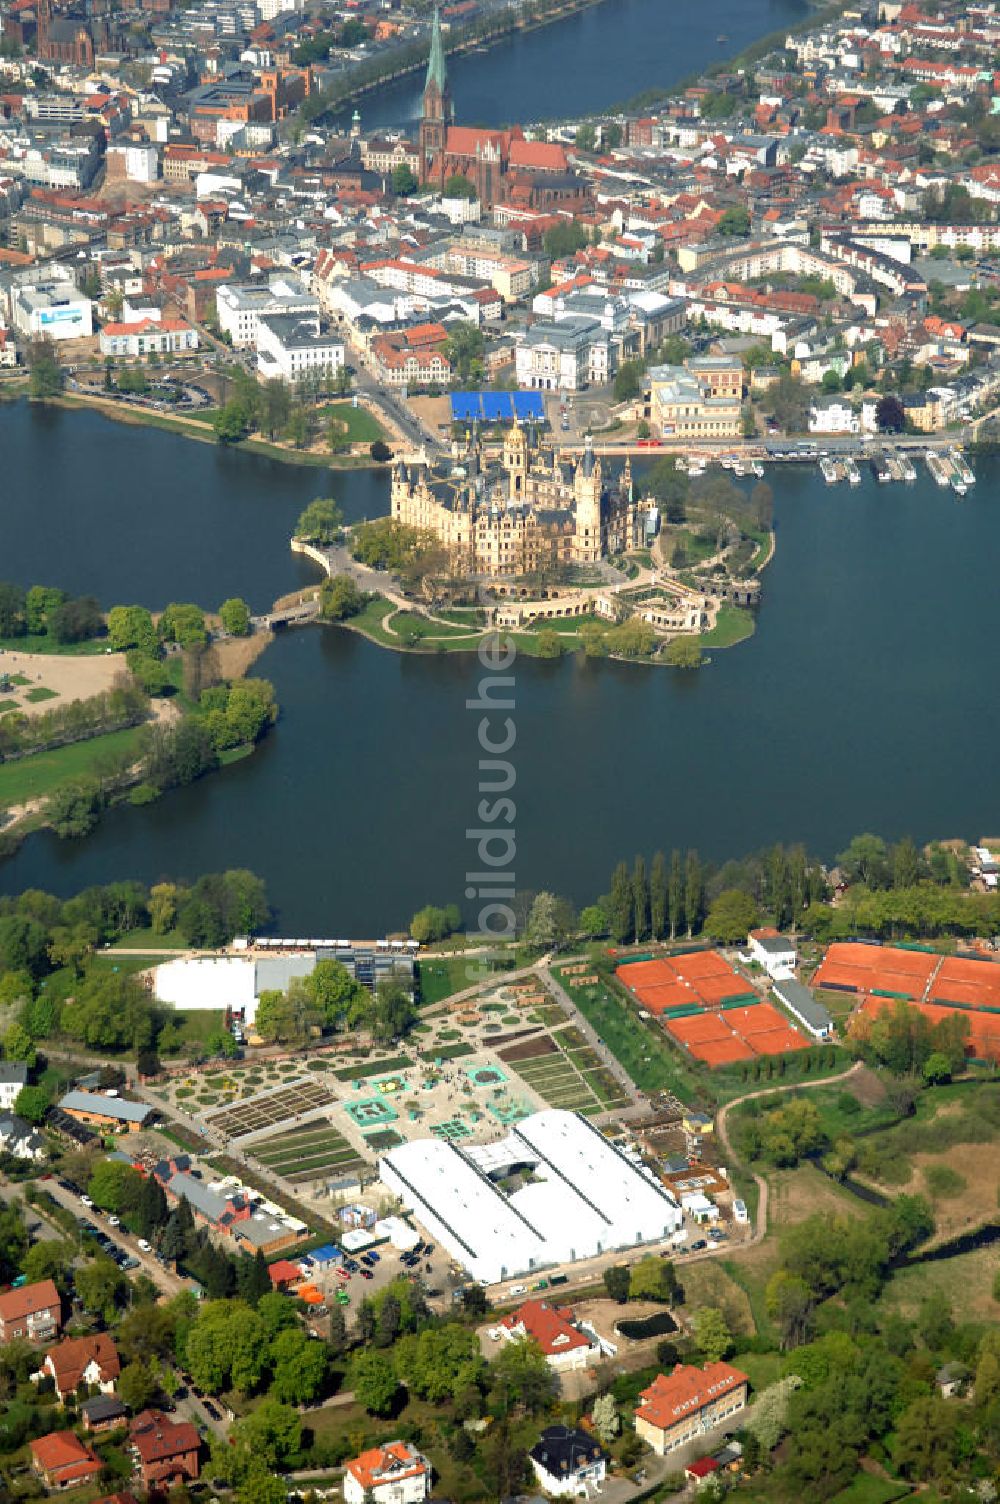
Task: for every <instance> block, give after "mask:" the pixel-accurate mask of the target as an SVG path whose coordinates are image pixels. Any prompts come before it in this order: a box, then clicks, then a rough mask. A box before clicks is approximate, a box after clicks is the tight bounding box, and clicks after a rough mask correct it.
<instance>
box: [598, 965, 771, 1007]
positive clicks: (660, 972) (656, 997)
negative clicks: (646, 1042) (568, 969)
mask: <svg viewBox="0 0 1000 1504" xmlns="http://www.w3.org/2000/svg"><path fill="white" fill-rule="evenodd" d="M615 976H616V977H617V978H618V980H619V981H620V982H621V983H622V984H623V985H624V986H625V987H627V988H628V990H629V992H630V993H631V994H632V996H633V997H634V998H635V1000H636V1002H637V1003H639V1004H640V1006H641V1007H643V1008H646V1009H648V1011H649V1012H650V1013H656V1014H660V1013H663V1011H664V1010H665V1009H667V1008H674V1007H680V1006H682V1005H684V1004H687V1005H689V1006H690V1007H695V1008H711V1007H712V1006H713V1005H714V1004H716V1003H721V1002H724V1001H725V1000H726V998H730V997H740V996H742V995H743V994H744V993H748V992H750V991H751V990H752V989H751V987H750V984H749V982H747V981H746V980H745V978H743V977H741V976H740V975H739V974H738V973H737V972H735V971H734V970H733V968H732V967H731V966H730V964H729V962H728V961H727V960H726V959H725V958H724V957H723V956H720V955H719V953H718V951H714V950H700V951H692V952H691V953H690V954H689V955H682V956H671V957H670V959H669V960H667V959H666V958H665V957H663V958H661V959H660V960H656V961H632V962H624V963H623V964H622V965H621V966H619V967H617V968H616V970H615Z"/></svg>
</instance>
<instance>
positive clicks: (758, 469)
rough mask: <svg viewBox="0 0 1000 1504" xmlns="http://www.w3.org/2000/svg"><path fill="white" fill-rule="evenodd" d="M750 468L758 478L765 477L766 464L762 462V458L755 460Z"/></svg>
mask: <svg viewBox="0 0 1000 1504" xmlns="http://www.w3.org/2000/svg"><path fill="white" fill-rule="evenodd" d="M750 469H751V470H752V471H753V473H754V475H755V476H756V477H757V479H758V480H763V479H764V466H763V465H762V464H761V462H760V460H754V462H753V464H752V465H751V466H750Z"/></svg>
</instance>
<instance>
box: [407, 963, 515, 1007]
mask: <svg viewBox="0 0 1000 1504" xmlns="http://www.w3.org/2000/svg"><path fill="white" fill-rule="evenodd" d="M417 965H418V970H419V976H420V1001H421V1004H422V1005H423V1006H424V1007H426V1006H427V1005H428V1004H430V1003H440V1002H442V1001H443V999H444V998H446V997H451V996H452V994H453V993H455V992H465V991H466V990H467V989H468V988H469V987H475V986H476V985H477V983H479V982H486V981H488V980H489V978H490V976H491V975H492V974H493V973H499V975H500V977H501V978H502V969H501V968H499V967H497V966H496V965H495V964H494V963H492V962H489V961H484V960H483V959H482V958H481V957H479V956H464V955H457V956H435V957H434V958H433V959H432V960H428V961H419V962H418V963H417Z"/></svg>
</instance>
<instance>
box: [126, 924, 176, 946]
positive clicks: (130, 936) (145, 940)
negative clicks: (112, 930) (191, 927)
mask: <svg viewBox="0 0 1000 1504" xmlns="http://www.w3.org/2000/svg"><path fill="white" fill-rule="evenodd" d="M146 945H148V946H149V949H150V950H185V949H186V948H187V941H186V940H185V938H184V936H183V935H182V934H181V933H180V931H179V930H168V931H167V933H166V934H165V935H157V934H156V933H155V932H154V931H153V930H151V929H149V928H148V926H147V927H146V928H143V929H137V930H129V931H128V932H127V933H126V934H124V935H119V936H118V939H117V940H115V941H113V942H112V944H111V945H110V946H109V947H108V949H109V950H142V948H143V946H146Z"/></svg>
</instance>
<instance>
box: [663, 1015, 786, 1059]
mask: <svg viewBox="0 0 1000 1504" xmlns="http://www.w3.org/2000/svg"><path fill="white" fill-rule="evenodd" d="M664 1027H665V1028H666V1030H667V1033H668V1034H670V1035H672V1037H673V1038H674V1039H675V1040H676V1041H677V1043H678V1044H680V1045H683V1046H684V1048H685V1049H686V1050H687V1052H688V1054H689V1055H693V1056H694V1058H695V1059H696V1060H701V1061H703V1062H704V1063H705V1065H709V1066H717V1065H729V1064H731V1063H732V1062H733V1061H736V1060H751V1059H753V1057H754V1056H756V1055H784V1054H785V1053H786V1052H787V1051H789V1050H804V1049H808V1047H809V1041H808V1040H807V1039H806V1038H804V1036H803V1035H801V1034H800V1033H799V1031H798V1030H797V1029H794V1028H793V1027H792V1025H791V1024H790V1023H789V1022H788V1020H787V1019H786V1018H785V1017H784V1016H783V1015H782V1014H781V1013H779V1012H778V1010H777V1008H773V1007H772V1006H771V1004H770V1003H755V1004H753V1005H752V1006H750V1007H747V1008H727V1009H726V1011H725V1012H724V1013H692V1014H691V1015H689V1017H687V1018H668V1019H665V1020H664Z"/></svg>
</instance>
